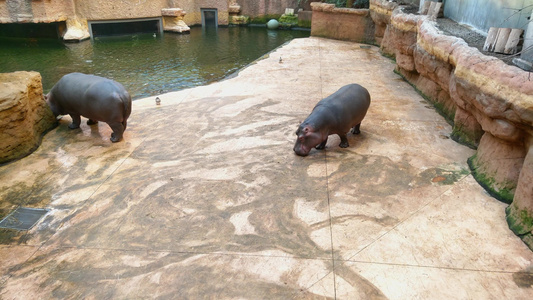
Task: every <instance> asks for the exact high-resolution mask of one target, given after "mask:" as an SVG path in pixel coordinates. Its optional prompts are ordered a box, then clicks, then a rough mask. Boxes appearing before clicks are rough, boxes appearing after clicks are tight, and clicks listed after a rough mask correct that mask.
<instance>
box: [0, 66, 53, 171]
mask: <svg viewBox="0 0 533 300" xmlns="http://www.w3.org/2000/svg"><path fill="white" fill-rule="evenodd" d="M55 124H56V120H55V118H54V115H53V114H52V111H51V110H50V109H49V108H48V105H47V104H46V102H45V101H44V98H43V87H42V84H41V75H40V74H39V73H37V72H15V73H0V164H2V163H6V162H9V161H11V160H14V159H17V158H21V157H24V156H26V155H28V154H29V153H31V152H32V151H33V150H34V149H36V148H37V147H38V146H39V144H40V143H41V138H42V135H43V134H44V133H46V132H47V131H48V130H50V129H52V128H53V127H54V126H55Z"/></svg>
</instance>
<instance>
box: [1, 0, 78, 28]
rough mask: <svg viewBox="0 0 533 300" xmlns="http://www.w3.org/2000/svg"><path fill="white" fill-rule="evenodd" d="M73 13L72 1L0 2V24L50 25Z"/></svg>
mask: <svg viewBox="0 0 533 300" xmlns="http://www.w3.org/2000/svg"><path fill="white" fill-rule="evenodd" d="M74 12H75V9H74V2H73V0H46V1H0V23H24V22H33V23H43V22H46V23H51V22H60V21H65V20H67V18H68V17H70V16H73V15H74Z"/></svg>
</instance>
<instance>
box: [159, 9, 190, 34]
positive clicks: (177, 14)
mask: <svg viewBox="0 0 533 300" xmlns="http://www.w3.org/2000/svg"><path fill="white" fill-rule="evenodd" d="M185 15H186V13H185V11H183V9H181V8H163V9H161V16H163V30H165V31H171V32H178V33H182V32H189V31H191V28H189V26H187V24H185V22H184V21H183V17H184V16H185Z"/></svg>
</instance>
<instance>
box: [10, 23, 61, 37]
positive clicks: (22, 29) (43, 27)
mask: <svg viewBox="0 0 533 300" xmlns="http://www.w3.org/2000/svg"><path fill="white" fill-rule="evenodd" d="M63 23H64V22H63ZM63 26H64V25H63ZM0 37H17V38H45V39H59V38H60V36H59V23H58V22H56V23H7V24H0Z"/></svg>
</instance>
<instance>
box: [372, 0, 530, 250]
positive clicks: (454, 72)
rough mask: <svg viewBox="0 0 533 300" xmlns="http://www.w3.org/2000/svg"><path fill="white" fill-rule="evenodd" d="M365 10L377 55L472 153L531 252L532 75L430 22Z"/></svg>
mask: <svg viewBox="0 0 533 300" xmlns="http://www.w3.org/2000/svg"><path fill="white" fill-rule="evenodd" d="M370 10H371V13H370V15H371V18H372V19H373V21H374V22H375V23H376V41H378V40H381V44H380V46H381V51H382V53H383V54H384V55H387V56H390V57H392V58H394V59H395V60H396V64H397V67H396V72H398V73H399V74H400V75H402V76H403V77H404V78H405V79H406V80H407V81H408V82H410V83H411V84H412V85H413V86H414V87H415V88H416V89H418V90H419V91H420V92H421V93H422V94H423V95H424V96H425V98H426V99H428V100H429V101H431V102H433V104H434V105H435V107H436V108H437V110H438V111H439V112H440V113H441V114H442V115H443V116H444V117H445V118H446V119H448V120H449V121H450V123H451V124H453V132H452V138H453V139H454V140H456V141H458V142H460V143H463V144H466V145H468V146H470V147H472V148H475V149H477V153H476V155H474V156H473V157H472V158H470V159H469V165H470V167H471V169H472V174H473V175H474V177H475V178H476V180H477V181H478V182H479V183H480V184H481V185H482V186H483V187H484V188H485V189H487V191H488V192H489V193H491V194H492V195H493V196H495V197H496V198H498V199H500V200H502V201H504V202H507V203H510V206H509V208H508V209H507V221H508V223H509V226H510V228H511V229H512V230H513V231H514V232H515V233H516V234H517V235H519V236H521V237H522V238H523V239H524V241H525V242H526V243H527V244H528V245H529V246H530V247H531V248H532V249H533V234H532V230H533V80H532V79H531V75H530V73H528V72H525V71H523V70H521V69H519V68H517V67H515V66H509V65H507V64H505V63H504V62H502V61H501V60H499V59H497V58H494V57H489V56H485V55H483V54H482V53H480V52H479V51H478V50H477V49H475V48H472V47H469V46H468V44H467V43H466V42H465V41H464V40H462V39H460V38H457V37H453V36H447V35H444V34H442V33H441V32H439V30H438V29H437V27H436V24H435V23H434V22H433V21H432V20H430V19H429V18H428V17H427V16H421V15H415V14H407V13H405V12H404V11H403V8H402V7H399V6H397V5H396V4H391V3H390V2H388V1H386V0H371V7H370ZM383 28H385V30H384V31H383ZM381 34H382V36H380V35H381Z"/></svg>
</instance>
